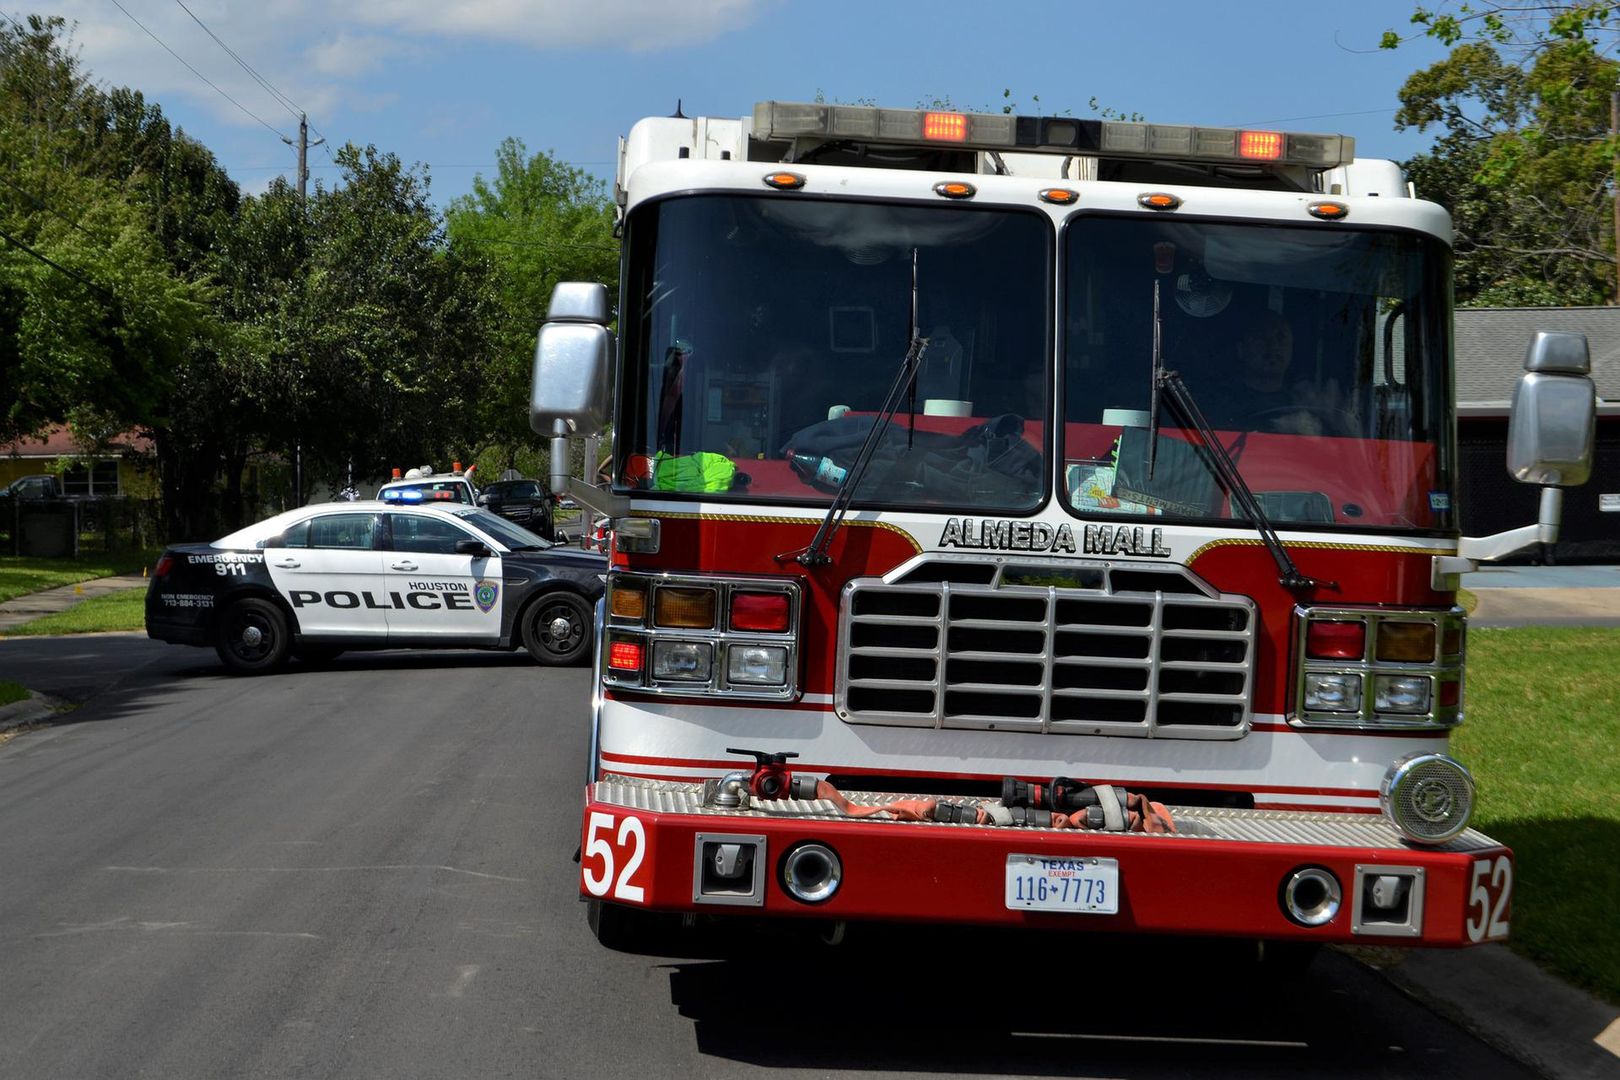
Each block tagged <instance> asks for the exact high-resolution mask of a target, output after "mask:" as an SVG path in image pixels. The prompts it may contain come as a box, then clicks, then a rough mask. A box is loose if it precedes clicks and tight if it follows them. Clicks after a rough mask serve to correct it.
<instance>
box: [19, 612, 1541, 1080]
mask: <svg viewBox="0 0 1620 1080" xmlns="http://www.w3.org/2000/svg"><path fill="white" fill-rule="evenodd" d="M0 678H9V679H20V680H21V681H23V682H25V683H28V684H30V685H35V686H37V687H39V688H41V689H46V690H48V691H51V692H55V693H59V694H67V695H68V696H71V697H76V698H77V699H79V700H85V699H86V698H88V703H87V704H86V705H84V706H83V707H82V708H81V709H80V710H79V711H78V712H77V713H75V714H74V719H75V721H76V722H73V723H67V724H63V725H60V726H58V727H55V728H52V729H48V730H44V731H37V732H31V733H27V734H24V735H21V736H19V737H18V738H16V739H14V740H13V741H11V742H10V743H9V744H7V745H5V746H3V747H0V1076H4V1077H7V1078H8V1080H24V1078H31V1077H74V1078H77V1077H92V1076H93V1077H137V1076H141V1077H161V1078H165V1080H171V1078H172V1080H181V1078H191V1077H196V1078H210V1080H213V1078H221V1077H238V1076H254V1077H294V1076H296V1077H389V1078H398V1077H494V1076H522V1077H620V1076H635V1077H638V1078H646V1077H661V1076H700V1077H704V1078H706V1080H707V1078H713V1077H730V1076H745V1075H758V1074H759V1073H761V1072H762V1071H765V1070H769V1072H770V1073H771V1074H773V1075H781V1076H792V1077H798V1076H806V1077H809V1076H818V1077H819V1076H828V1075H860V1076H863V1077H886V1076H907V1077H912V1076H916V1075H918V1074H938V1075H946V1076H953V1077H956V1076H979V1075H986V1076H1029V1075H1033V1076H1059V1075H1062V1076H1075V1075H1078V1076H1093V1075H1095V1076H1127V1077H1177V1076H1190V1075H1198V1076H1228V1077H1255V1076H1293V1075H1298V1074H1302V1073H1307V1072H1308V1073H1311V1074H1314V1075H1323V1076H1346V1077H1351V1076H1353V1077H1363V1076H1378V1077H1424V1078H1430V1077H1433V1076H1436V1075H1470V1076H1476V1077H1481V1078H1485V1077H1499V1076H1506V1077H1511V1076H1523V1075H1527V1074H1524V1073H1522V1072H1520V1071H1519V1070H1518V1069H1516V1068H1515V1067H1514V1066H1513V1065H1512V1064H1511V1063H1510V1062H1509V1061H1507V1060H1505V1059H1503V1058H1501V1057H1499V1056H1498V1055H1496V1054H1495V1053H1494V1052H1493V1051H1491V1050H1490V1049H1488V1048H1487V1047H1485V1046H1484V1045H1483V1044H1481V1043H1479V1042H1478V1041H1476V1040H1474V1039H1473V1038H1471V1037H1470V1036H1467V1035H1465V1034H1463V1033H1461V1032H1460V1031H1459V1030H1457V1029H1456V1028H1454V1027H1452V1026H1451V1025H1450V1024H1449V1023H1448V1022H1446V1021H1444V1020H1441V1019H1439V1018H1438V1017H1436V1016H1435V1015H1434V1014H1432V1013H1430V1012H1429V1011H1428V1010H1427V1009H1425V1008H1424V1007H1423V1006H1421V1005H1419V1004H1417V1003H1415V1002H1412V1001H1409V1000H1407V999H1405V998H1403V997H1402V996H1401V995H1400V994H1398V993H1397V992H1396V991H1394V990H1392V989H1390V988H1389V987H1388V986H1386V985H1385V984H1384V983H1383V982H1382V981H1381V980H1379V979H1378V978H1376V977H1375V976H1373V975H1371V974H1369V973H1368V972H1367V971H1365V970H1364V969H1363V968H1361V967H1360V966H1359V965H1357V964H1355V963H1354V962H1352V961H1351V960H1349V959H1348V958H1346V957H1343V956H1340V955H1337V954H1327V955H1324V956H1323V957H1322V958H1320V959H1319V960H1318V962H1317V965H1316V966H1315V967H1314V968H1313V969H1312V970H1311V972H1310V973H1309V974H1307V975H1306V976H1305V977H1304V978H1303V979H1302V980H1300V981H1297V982H1293V983H1287V984H1280V983H1277V982H1274V981H1268V980H1267V979H1264V978H1261V977H1256V976H1255V975H1254V974H1253V973H1252V972H1251V971H1250V970H1249V968H1247V967H1246V966H1245V965H1244V964H1242V963H1241V962H1239V958H1238V957H1236V956H1235V955H1234V954H1233V952H1232V950H1231V949H1230V948H1211V947H1207V946H1205V947H1195V946H1189V945H1186V944H1184V943H1182V944H1176V943H1153V942H1142V941H1136V940H1128V941H1114V940H1108V939H1098V938H1092V937H1087V936H1074V937H1064V938H1058V939H1039V940H1035V939H1029V938H1027V937H1007V936H1002V935H979V936H971V935H970V936H952V937H949V938H944V939H942V938H939V937H925V936H920V935H918V934H916V933H907V932H899V931H885V932H882V933H875V932H869V933H866V934H864V935H863V934H861V933H859V932H858V931H857V932H852V933H851V935H850V937H849V939H848V940H847V941H846V942H845V944H843V945H841V946H838V947H829V946H826V945H822V944H819V943H814V942H808V941H802V940H798V939H796V938H783V937H780V936H770V937H754V938H750V939H747V940H745V941H743V942H740V943H737V942H734V943H731V944H724V943H721V944H716V943H714V942H712V941H708V940H704V939H701V938H700V939H697V940H696V941H694V942H693V944H692V946H691V948H690V951H692V952H694V953H698V954H699V957H698V958H694V959H664V958H650V957H643V956H634V955H628V954H620V953H611V952H607V951H605V950H603V949H601V948H600V947H599V946H598V945H597V944H596V943H595V941H594V939H592V937H591V936H590V934H589V932H588V931H587V929H586V926H585V919H584V912H583V909H582V907H581V905H580V904H579V903H578V902H577V900H576V898H575V885H574V880H575V878H574V874H575V872H576V871H575V867H574V864H573V862H572V858H571V857H572V854H573V851H574V849H575V847H576V845H577V836H578V805H579V785H580V772H581V764H582V761H583V756H584V749H585V738H586V731H585V724H584V717H585V705H586V697H587V690H588V679H587V675H586V673H585V672H583V671H579V670H569V671H546V670H543V669H540V668H537V667H535V666H533V665H532V664H531V663H530V662H529V661H528V660H527V659H526V658H524V657H522V656H502V655H493V654H482V653H444V654H425V653H416V654H402V653H385V654H372V655H370V656H363V655H362V656H348V657H344V658H342V659H340V660H339V661H337V662H336V663H335V664H333V665H332V666H331V667H330V668H327V669H323V670H315V669H302V670H300V669H297V668H295V669H293V670H291V671H289V672H287V673H286V674H283V675H280V676H276V677H272V678H264V679H252V680H245V679H231V678H227V677H226V676H224V675H223V674H221V672H220V669H219V668H218V666H217V665H216V663H215V662H214V659H213V656H212V654H210V653H205V652H203V651H201V650H192V649H183V648H175V647H169V646H160V645H155V644H153V643H150V642H147V641H145V640H144V639H141V638H136V637H96V638H81V639H57V640H27V641H4V642H0ZM98 684H105V685H108V686H109V687H110V688H109V689H108V690H106V691H105V692H103V693H99V694H93V695H92V694H91V693H90V691H91V690H93V689H94V687H95V686H96V685H98Z"/></svg>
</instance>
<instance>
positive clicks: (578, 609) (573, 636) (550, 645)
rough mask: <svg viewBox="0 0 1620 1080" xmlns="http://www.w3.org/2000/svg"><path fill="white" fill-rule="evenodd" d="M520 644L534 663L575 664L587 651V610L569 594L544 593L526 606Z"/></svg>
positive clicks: (588, 618)
mask: <svg viewBox="0 0 1620 1080" xmlns="http://www.w3.org/2000/svg"><path fill="white" fill-rule="evenodd" d="M523 644H524V645H525V646H526V647H527V648H528V650H529V655H530V656H532V657H534V658H535V660H536V661H537V662H538V663H541V664H548V665H553V666H558V665H563V664H577V663H579V662H580V661H582V660H584V659H585V658H586V657H587V656H588V655H589V654H590V651H591V609H590V608H589V607H588V606H587V605H586V603H585V601H584V600H581V599H580V598H579V597H577V596H575V595H574V594H573V593H566V592H553V593H547V594H546V595H544V596H542V597H540V599H538V600H536V601H535V602H534V603H533V604H531V605H529V610H528V612H527V614H526V615H525V616H524V619H523Z"/></svg>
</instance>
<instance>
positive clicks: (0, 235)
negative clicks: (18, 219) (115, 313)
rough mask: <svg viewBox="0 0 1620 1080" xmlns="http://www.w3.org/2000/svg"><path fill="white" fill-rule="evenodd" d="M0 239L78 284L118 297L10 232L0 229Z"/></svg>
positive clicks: (110, 298) (110, 296) (112, 298)
mask: <svg viewBox="0 0 1620 1080" xmlns="http://www.w3.org/2000/svg"><path fill="white" fill-rule="evenodd" d="M0 240H5V241H6V242H8V243H10V244H11V246H12V247H14V248H16V249H17V250H19V251H21V252H22V253H23V254H25V255H32V256H33V257H34V258H36V259H38V260H39V261H40V262H42V263H44V264H45V265H46V266H48V267H50V268H51V269H52V270H55V271H57V272H58V273H62V274H66V275H67V276H68V277H70V278H72V279H73V280H74V281H77V282H78V283H79V284H80V285H84V286H86V287H87V288H91V289H94V290H95V291H96V292H98V293H100V294H101V295H102V296H105V297H106V298H107V299H109V300H116V299H118V298H117V297H116V296H114V295H113V294H112V290H110V289H108V288H106V287H105V286H102V285H97V284H96V283H95V282H93V281H91V280H90V279H89V278H87V277H85V276H84V275H83V274H81V273H79V272H78V271H77V270H69V269H68V268H67V267H65V266H63V265H62V264H61V263H59V262H57V261H55V260H54V259H52V258H50V257H49V256H46V255H41V254H40V253H39V252H37V251H35V250H34V249H33V248H31V247H29V246H28V245H27V244H25V243H23V242H22V241H21V240H18V239H17V238H16V237H15V236H12V235H11V234H10V233H8V232H6V231H5V230H4V229H0Z"/></svg>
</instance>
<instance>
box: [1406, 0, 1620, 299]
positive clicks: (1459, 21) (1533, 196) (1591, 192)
mask: <svg viewBox="0 0 1620 1080" xmlns="http://www.w3.org/2000/svg"><path fill="white" fill-rule="evenodd" d="M1536 10H1537V12H1539V13H1541V16H1539V17H1537V18H1530V17H1528V16H1526V15H1522V14H1521V12H1524V11H1526V9H1522V8H1516V7H1509V6H1507V5H1501V4H1491V5H1484V6H1482V7H1480V8H1471V7H1469V6H1467V5H1463V6H1461V7H1459V8H1458V9H1457V10H1456V11H1455V12H1449V13H1438V14H1437V13H1434V12H1430V11H1427V10H1423V9H1420V10H1419V11H1418V12H1417V13H1416V14H1415V15H1414V17H1413V22H1414V23H1415V24H1417V25H1419V26H1422V27H1424V28H1425V29H1424V30H1423V32H1422V33H1423V34H1424V35H1426V36H1428V37H1431V38H1433V39H1435V40H1438V41H1440V42H1442V43H1444V44H1446V45H1448V46H1451V47H1452V48H1451V52H1450V54H1449V55H1448V56H1447V57H1446V58H1445V59H1444V60H1442V61H1440V62H1439V63H1436V64H1433V65H1431V66H1429V67H1427V68H1425V69H1423V70H1422V71H1419V72H1416V73H1414V74H1413V75H1412V76H1411V77H1410V78H1409V79H1407V81H1406V83H1405V85H1404V86H1403V87H1402V88H1401V92H1400V97H1401V109H1400V111H1399V112H1398V113H1397V114H1396V117H1395V120H1396V127H1397V128H1402V129H1404V128H1408V127H1412V128H1416V129H1417V130H1419V131H1426V130H1429V129H1430V128H1431V127H1435V128H1439V129H1440V137H1439V138H1438V140H1437V141H1436V143H1435V145H1434V147H1433V148H1432V149H1431V150H1429V151H1428V152H1426V153H1424V154H1420V155H1417V156H1416V157H1414V158H1413V159H1412V160H1411V161H1410V162H1408V163H1407V168H1408V171H1409V173H1410V174H1411V176H1412V178H1413V180H1414V182H1415V183H1416V185H1417V187H1418V190H1419V193H1420V194H1422V195H1423V196H1424V197H1426V198H1432V199H1434V200H1435V201H1437V202H1439V203H1441V204H1442V205H1444V206H1446V208H1447V209H1448V210H1450V211H1451V214H1452V217H1453V220H1454V222H1455V223H1456V227H1457V240H1456V252H1457V273H1456V277H1457V297H1458V300H1459V301H1460V302H1462V303H1465V304H1481V305H1485V304H1498V305H1523V304H1553V305H1556V304H1600V303H1605V302H1607V300H1608V299H1609V298H1610V297H1613V296H1614V295H1615V277H1614V273H1615V272H1614V220H1613V214H1614V208H1613V197H1614V184H1613V178H1614V162H1615V151H1616V146H1615V142H1614V140H1613V138H1612V137H1611V135H1610V132H1609V126H1610V97H1611V95H1612V94H1613V92H1614V90H1615V88H1616V77H1617V71H1620V66H1617V65H1616V63H1615V62H1614V61H1613V60H1611V59H1609V58H1608V57H1607V56H1606V55H1605V54H1606V53H1607V52H1608V51H1609V49H1610V47H1612V45H1613V43H1614V41H1613V38H1614V34H1615V26H1614V24H1613V23H1612V22H1611V9H1610V8H1609V6H1608V5H1597V4H1573V5H1559V6H1557V7H1554V8H1552V9H1546V8H1538V9H1536ZM1402 43H1403V39H1401V38H1400V37H1399V36H1398V35H1395V34H1394V33H1393V32H1390V33H1389V34H1386V35H1385V41H1384V44H1385V47H1389V48H1393V47H1398V46H1399V45H1401V44H1402Z"/></svg>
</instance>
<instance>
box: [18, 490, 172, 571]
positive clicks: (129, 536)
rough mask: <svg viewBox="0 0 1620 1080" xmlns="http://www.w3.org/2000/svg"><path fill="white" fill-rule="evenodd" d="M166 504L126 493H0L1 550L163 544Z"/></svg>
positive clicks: (86, 550) (53, 551) (67, 551)
mask: <svg viewBox="0 0 1620 1080" xmlns="http://www.w3.org/2000/svg"><path fill="white" fill-rule="evenodd" d="M163 531H164V530H163V504H162V502H161V501H159V500H157V499H135V498H129V497H127V496H107V497H102V498H83V499H79V498H54V499H17V498H10V497H0V553H4V554H7V555H29V556H35V557H46V558H57V557H59V558H72V557H74V556H78V555H91V554H112V553H116V552H120V551H140V550H144V549H146V548H154V547H160V546H162V543H163V539H164V536H163Z"/></svg>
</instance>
